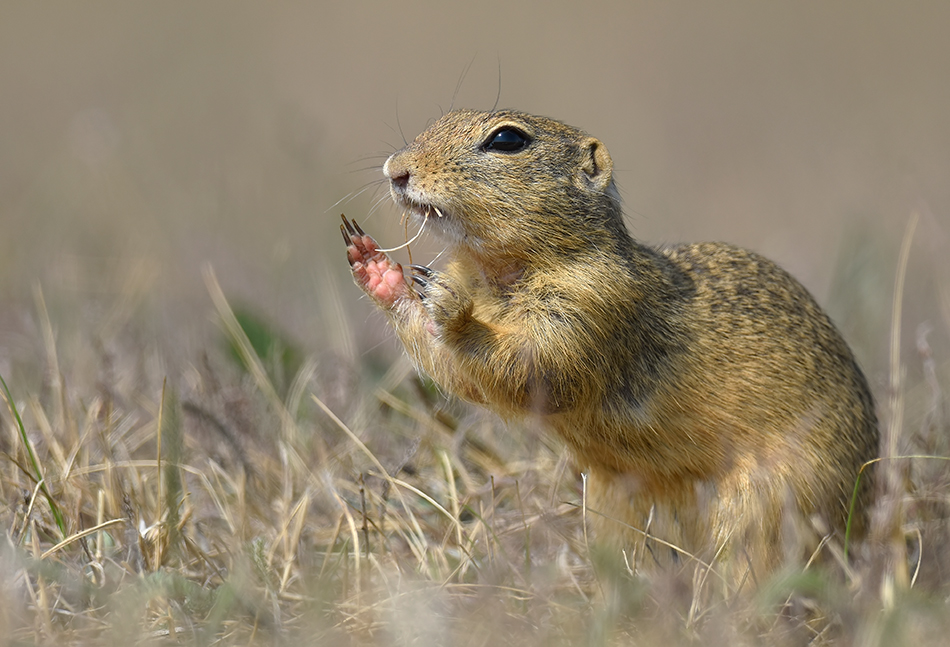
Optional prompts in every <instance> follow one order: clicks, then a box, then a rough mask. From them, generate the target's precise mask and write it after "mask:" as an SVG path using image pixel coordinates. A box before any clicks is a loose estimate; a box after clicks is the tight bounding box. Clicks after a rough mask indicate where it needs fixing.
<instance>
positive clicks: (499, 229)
mask: <svg viewBox="0 0 950 647" xmlns="http://www.w3.org/2000/svg"><path fill="white" fill-rule="evenodd" d="M612 171H613V162H612V161H611V159H610V155H609V153H608V152H607V148H606V147H605V146H604V145H603V144H602V143H601V142H600V141H599V140H597V139H595V138H593V137H591V136H590V135H587V134H586V133H584V132H582V131H580V130H578V129H576V128H572V127H571V126H567V125H565V124H563V123H561V122H558V121H554V120H552V119H548V118H546V117H538V116H534V115H528V114H525V113H522V112H516V111H509V110H506V111H499V112H478V111H474V110H455V111H453V112H450V113H448V114H447V115H445V116H443V117H442V118H441V119H439V120H438V121H436V122H435V123H434V124H432V125H431V126H430V127H429V128H428V129H427V130H426V131H425V132H423V133H422V134H421V135H419V136H418V137H416V139H415V140H414V141H413V142H411V143H410V144H409V145H407V146H406V147H405V148H403V149H402V150H399V151H396V152H395V153H393V155H392V156H391V157H390V158H389V159H388V160H387V161H386V163H385V165H384V166H383V173H384V174H385V175H386V177H387V178H388V179H389V181H390V188H391V191H392V196H393V199H394V200H395V202H396V203H397V204H398V205H399V206H401V207H403V208H405V209H406V210H408V211H409V212H410V213H411V214H412V215H413V216H414V217H415V218H418V219H422V218H424V217H426V215H428V221H429V222H428V225H427V227H431V228H432V230H434V231H437V232H438V234H439V235H440V236H441V237H442V238H443V239H445V240H446V241H447V242H449V243H450V245H452V246H454V247H455V249H456V251H468V252H469V253H471V254H473V255H474V256H477V257H481V258H484V259H485V260H488V261H495V260H498V259H500V258H501V259H506V260H511V259H519V258H521V259H523V260H525V261H533V260H535V259H536V258H538V257H544V256H548V255H550V251H551V249H552V248H555V249H556V251H557V254H559V255H562V256H563V255H564V254H566V253H570V252H571V251H572V250H576V251H577V252H578V253H583V252H584V251H585V250H589V249H591V248H593V247H596V246H597V245H602V244H604V243H605V242H607V241H605V240H604V237H605V236H607V237H611V236H612V237H616V235H618V234H619V232H623V233H622V234H621V235H624V236H625V235H626V230H625V228H624V226H623V218H622V214H621V207H620V196H619V194H618V192H617V189H616V186H615V185H614V181H613V174H612Z"/></svg>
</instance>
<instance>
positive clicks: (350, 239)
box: [340, 216, 411, 309]
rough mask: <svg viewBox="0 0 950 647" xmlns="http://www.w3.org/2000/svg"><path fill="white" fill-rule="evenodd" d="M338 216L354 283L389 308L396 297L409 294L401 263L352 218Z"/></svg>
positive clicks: (397, 298)
mask: <svg viewBox="0 0 950 647" xmlns="http://www.w3.org/2000/svg"><path fill="white" fill-rule="evenodd" d="M341 217H342V218H343V224H342V225H340V231H341V232H342V234H343V241H344V242H345V243H346V256H347V259H348V260H349V261H350V270H352V272H353V279H354V280H355V281H356V284H357V285H358V286H360V288H362V290H363V292H365V293H366V294H368V295H369V296H370V298H372V299H373V301H375V302H376V303H377V304H378V305H379V306H380V307H382V308H387V309H388V308H392V307H393V305H394V304H395V303H396V301H398V300H399V299H402V298H404V297H409V296H410V295H411V292H410V291H409V286H408V285H407V284H406V279H405V276H404V274H403V270H402V265H400V264H399V263H397V262H396V261H394V260H392V259H391V258H389V256H387V255H386V253H385V252H383V251H380V249H379V245H377V244H376V241H375V240H373V239H372V237H371V236H368V235H367V234H366V233H365V232H364V231H363V230H362V229H361V228H360V226H359V225H358V224H357V223H356V221H355V220H352V221H348V220H347V219H346V216H341Z"/></svg>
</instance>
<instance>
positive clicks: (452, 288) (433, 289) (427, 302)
mask: <svg viewBox="0 0 950 647" xmlns="http://www.w3.org/2000/svg"><path fill="white" fill-rule="evenodd" d="M409 269H411V270H412V281H413V282H414V283H415V284H416V285H417V286H418V289H417V290H416V292H417V293H418V294H419V298H420V299H422V304H423V305H424V306H425V309H426V312H427V313H428V314H429V320H430V323H431V325H430V326H428V328H429V332H431V333H433V334H434V335H436V336H439V337H441V336H444V335H445V334H446V333H448V332H457V331H458V330H459V329H460V328H461V327H462V324H463V323H464V322H465V321H466V320H467V319H468V318H469V316H470V315H471V314H472V299H471V297H469V295H468V292H466V291H465V289H464V288H463V287H462V285H461V284H460V283H459V282H458V281H457V280H456V279H454V278H452V277H450V276H449V275H447V274H444V273H442V272H436V271H435V270H432V269H431V268H428V267H425V266H424V265H410V266H409Z"/></svg>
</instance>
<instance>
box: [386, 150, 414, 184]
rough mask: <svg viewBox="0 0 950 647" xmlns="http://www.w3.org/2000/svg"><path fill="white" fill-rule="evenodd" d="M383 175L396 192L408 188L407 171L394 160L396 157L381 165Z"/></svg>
mask: <svg viewBox="0 0 950 647" xmlns="http://www.w3.org/2000/svg"><path fill="white" fill-rule="evenodd" d="M383 175H385V176H386V177H388V178H389V181H390V182H391V183H392V185H393V188H394V189H396V190H398V191H405V190H406V188H407V187H408V186H409V169H408V168H406V167H405V166H403V165H401V164H400V163H399V161H398V160H396V155H393V156H391V157H390V158H389V159H388V160H386V163H385V164H383Z"/></svg>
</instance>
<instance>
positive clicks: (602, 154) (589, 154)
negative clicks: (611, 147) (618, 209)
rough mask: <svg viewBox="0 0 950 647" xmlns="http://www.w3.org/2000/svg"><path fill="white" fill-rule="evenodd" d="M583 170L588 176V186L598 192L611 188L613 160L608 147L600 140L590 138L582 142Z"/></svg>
mask: <svg viewBox="0 0 950 647" xmlns="http://www.w3.org/2000/svg"><path fill="white" fill-rule="evenodd" d="M581 156H582V158H581V159H582V161H581V170H583V171H584V175H586V176H587V182H588V184H589V185H590V186H591V187H592V188H594V189H597V190H598V191H605V190H606V189H607V187H608V186H610V180H611V177H612V171H613V169H614V163H613V160H611V159H610V153H608V152H607V147H606V146H604V145H603V144H602V143H601V142H600V140H598V139H594V138H593V137H588V138H587V139H585V140H584V141H583V142H581Z"/></svg>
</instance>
